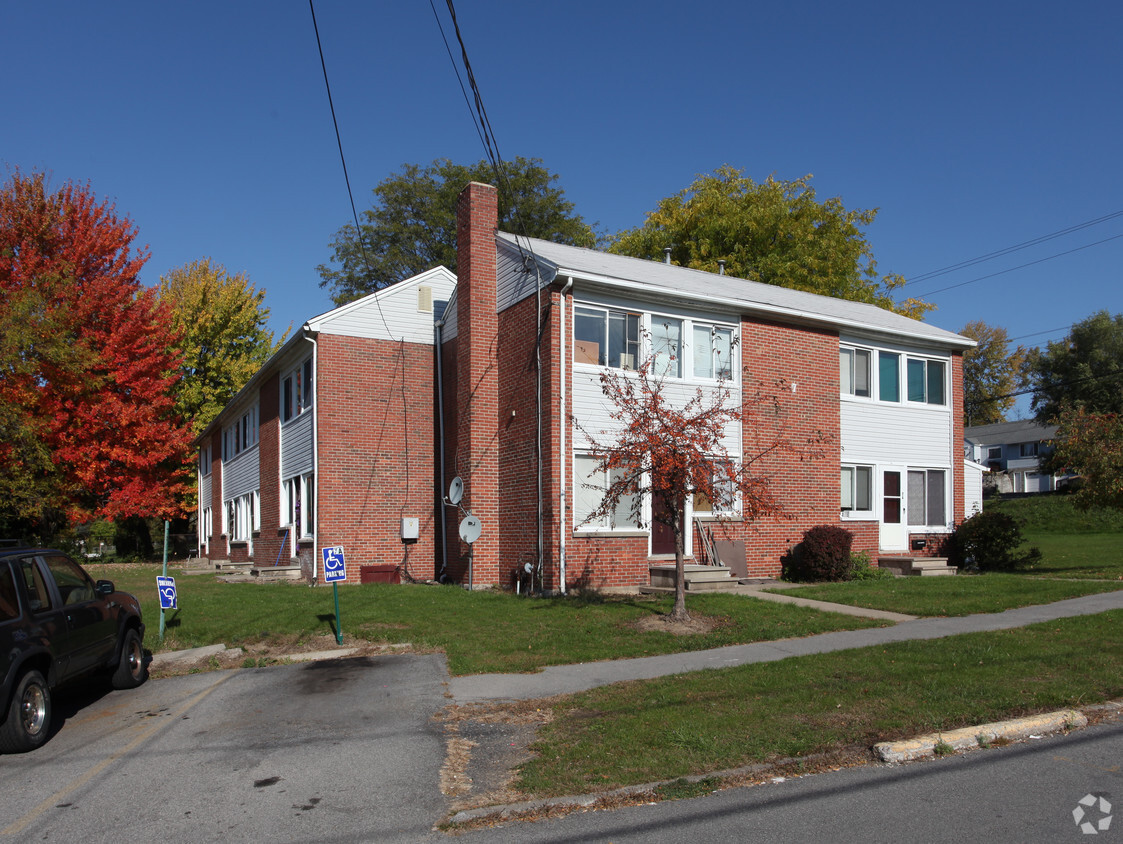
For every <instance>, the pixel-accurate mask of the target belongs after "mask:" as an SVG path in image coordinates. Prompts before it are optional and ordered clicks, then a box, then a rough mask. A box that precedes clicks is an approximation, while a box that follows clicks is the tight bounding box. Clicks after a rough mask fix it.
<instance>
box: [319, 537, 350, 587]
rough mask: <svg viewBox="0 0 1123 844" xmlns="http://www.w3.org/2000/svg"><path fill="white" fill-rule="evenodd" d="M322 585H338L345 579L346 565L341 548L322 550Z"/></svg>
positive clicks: (340, 546) (337, 546) (338, 546)
mask: <svg viewBox="0 0 1123 844" xmlns="http://www.w3.org/2000/svg"><path fill="white" fill-rule="evenodd" d="M323 553H324V583H338V582H339V581H340V580H346V579H347V565H346V563H345V562H344V560H343V546H342V545H336V546H335V547H334V548H324V549H323Z"/></svg>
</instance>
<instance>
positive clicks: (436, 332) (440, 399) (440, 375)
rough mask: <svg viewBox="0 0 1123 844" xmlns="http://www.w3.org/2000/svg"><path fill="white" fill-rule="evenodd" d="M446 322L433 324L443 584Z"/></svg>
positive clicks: (445, 550)
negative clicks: (443, 352)
mask: <svg viewBox="0 0 1123 844" xmlns="http://www.w3.org/2000/svg"><path fill="white" fill-rule="evenodd" d="M444 324H445V321H444V320H443V319H440V320H437V321H436V322H435V323H433V343H434V345H435V346H436V347H437V431H438V433H437V447H438V449H439V450H440V456H439V457H438V458H437V465H438V466H439V467H440V477H441V485H440V488H439V489H438V490H437V496H438V498H439V500H440V504H439V505H438V506H439V512H440V514H441V517H440V523H441V573H440V574H439V575H438V576H437V580H438V581H439V582H441V583H443V582H444V578H445V572H446V571H447V570H448V524H447V523H446V521H445V504H444V502H445V385H444V369H443V366H442V364H441V340H442V338H441V329H442V328H444Z"/></svg>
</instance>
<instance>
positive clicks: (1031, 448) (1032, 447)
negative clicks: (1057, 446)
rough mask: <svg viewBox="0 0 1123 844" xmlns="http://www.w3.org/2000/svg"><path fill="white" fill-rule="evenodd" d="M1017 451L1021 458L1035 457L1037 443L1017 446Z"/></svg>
mask: <svg viewBox="0 0 1123 844" xmlns="http://www.w3.org/2000/svg"><path fill="white" fill-rule="evenodd" d="M1018 451H1019V452H1020V453H1021V456H1022V457H1036V456H1037V443H1021V444H1020V445H1019V446H1018Z"/></svg>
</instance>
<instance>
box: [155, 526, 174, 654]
mask: <svg viewBox="0 0 1123 844" xmlns="http://www.w3.org/2000/svg"><path fill="white" fill-rule="evenodd" d="M171 526H172V523H171V522H170V521H168V520H167V519H164V579H165V580H166V579H167V577H168V531H169V530H171ZM156 589H157V591H159V592H160V641H161V642H162V641H164V593H163V590H162V589H160V578H156ZM172 600H173V601H174V600H175V581H174V580H173V581H172ZM172 609H175V604H174V603H173V604H172Z"/></svg>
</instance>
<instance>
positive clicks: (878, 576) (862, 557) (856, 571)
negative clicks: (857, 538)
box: [850, 551, 894, 580]
mask: <svg viewBox="0 0 1123 844" xmlns="http://www.w3.org/2000/svg"><path fill="white" fill-rule="evenodd" d="M893 576H894V575H893V572H891V571H889V569H883V568H878V567H876V566H874V565H872V564H871V563H870V555H869V553H868V552H866V551H859V552H857V553H856V554H851V555H850V579H851V580H885V579H887V578H891V577H893Z"/></svg>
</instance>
